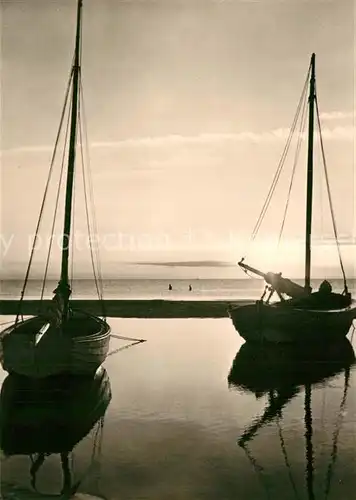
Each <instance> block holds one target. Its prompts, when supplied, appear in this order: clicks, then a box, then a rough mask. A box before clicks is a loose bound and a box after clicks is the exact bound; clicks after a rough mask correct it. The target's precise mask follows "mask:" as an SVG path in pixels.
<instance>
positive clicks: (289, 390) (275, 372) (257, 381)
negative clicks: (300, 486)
mask: <svg viewBox="0 0 356 500" xmlns="http://www.w3.org/2000/svg"><path fill="white" fill-rule="evenodd" d="M354 363H355V353H354V351H353V348H352V345H351V343H350V342H349V341H348V340H347V338H344V339H341V340H340V341H337V342H335V343H333V344H329V345H324V346H323V345H321V346H320V345H319V347H318V349H317V348H316V347H315V348H314V349H311V346H308V347H307V348H306V349H303V348H302V346H297V347H296V346H291V345H286V344H284V345H277V344H276V345H273V344H266V343H258V344H253V343H252V344H250V343H248V342H247V343H245V344H243V345H242V347H241V348H240V350H239V352H238V353H237V355H236V357H235V359H234V361H233V364H232V367H231V370H230V373H229V375H228V384H229V388H230V389H237V390H242V391H244V392H247V393H253V394H254V395H255V397H256V398H261V397H263V396H266V397H267V404H266V407H265V409H264V411H263V414H262V415H261V416H259V417H257V418H255V419H254V421H253V423H251V425H250V426H249V427H248V428H246V429H245V431H244V432H243V434H242V435H241V436H240V437H239V439H238V444H239V445H240V446H241V447H243V448H244V450H245V452H246V455H247V457H248V458H249V460H250V462H251V464H252V465H253V467H254V468H255V470H256V472H257V473H260V472H261V470H262V469H261V467H260V466H257V462H256V459H255V458H254V457H252V455H251V452H250V450H249V449H248V447H247V445H248V443H249V442H250V441H251V440H252V439H253V438H255V437H256V436H257V434H258V432H259V431H260V430H261V428H262V427H263V426H265V425H267V424H269V423H271V422H272V421H274V420H276V421H277V424H279V423H280V421H281V418H282V410H283V409H284V408H285V407H286V405H287V404H288V403H289V402H291V400H292V399H293V398H294V397H295V396H297V395H298V394H299V393H301V392H302V391H303V390H304V426H305V433H304V436H305V462H306V466H305V480H306V490H307V498H308V500H315V499H316V496H315V493H314V460H313V441H312V437H313V420H312V411H311V405H312V388H313V386H315V385H319V384H322V383H325V382H326V381H327V380H331V379H332V378H333V377H335V376H336V375H338V374H341V373H342V372H344V388H343V395H342V397H341V402H340V407H339V412H338V416H337V419H336V420H337V424H336V425H337V426H339V428H336V429H335V430H334V432H333V444H332V450H333V451H332V453H331V461H330V464H329V468H328V477H327V481H326V482H327V484H326V485H325V494H328V493H327V492H328V490H330V483H331V477H332V471H333V467H334V464H335V460H336V453H337V440H338V436H339V431H340V426H341V420H342V415H343V414H344V410H345V406H346V400H347V392H348V387H349V379H350V371H351V367H352V365H353V364H354ZM279 437H280V444H281V448H282V452H283V455H284V459H285V463H286V465H287V467H288V469H290V464H289V459H288V457H287V452H286V446H285V442H284V439H283V436H282V434H281V427H280V426H279ZM260 479H261V478H260ZM290 479H291V482H292V486H293V489H294V492H295V494H297V492H296V485H295V483H294V481H293V480H292V478H291V475H290ZM265 486H266V485H265ZM303 498H304V497H303ZM325 498H327V496H326V497H325Z"/></svg>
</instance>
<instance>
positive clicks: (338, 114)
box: [320, 111, 355, 121]
mask: <svg viewBox="0 0 356 500" xmlns="http://www.w3.org/2000/svg"><path fill="white" fill-rule="evenodd" d="M349 118H351V119H353V118H355V113H353V112H352V111H331V112H329V113H320V119H321V120H325V121H326V120H347V119H349Z"/></svg>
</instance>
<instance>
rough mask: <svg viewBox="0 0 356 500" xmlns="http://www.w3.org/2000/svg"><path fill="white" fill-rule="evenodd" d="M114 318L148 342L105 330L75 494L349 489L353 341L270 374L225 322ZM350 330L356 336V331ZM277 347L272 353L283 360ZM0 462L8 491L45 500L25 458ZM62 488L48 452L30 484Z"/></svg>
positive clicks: (348, 494)
mask: <svg viewBox="0 0 356 500" xmlns="http://www.w3.org/2000/svg"><path fill="white" fill-rule="evenodd" d="M7 319H8V317H6V318H4V317H3V318H2V322H3V321H6V320H7ZM110 323H111V325H112V330H113V334H115V335H123V336H127V337H134V338H140V339H145V340H146V342H144V343H141V344H138V345H135V346H132V347H129V348H126V349H122V348H124V347H126V346H128V345H130V344H131V341H126V340H119V339H117V338H113V339H112V343H111V350H112V352H113V353H112V355H110V356H109V357H108V358H107V361H106V363H105V369H106V371H107V374H108V377H109V379H110V384H111V392H112V398H111V402H110V404H109V406H108V409H107V411H106V414H105V419H104V424H103V428H102V434H101V435H99V437H98V434H97V435H96V437H95V430H96V429H94V430H92V431H91V432H90V433H89V434H88V435H87V436H86V437H85V438H84V439H83V440H82V441H81V442H80V443H79V444H78V445H77V446H76V447H75V448H74V452H73V456H72V462H71V467H72V476H73V481H74V482H75V481H78V482H79V483H78V491H79V492H82V493H86V494H90V495H95V496H97V497H100V498H105V499H108V500H122V499H124V500H139V499H140V500H141V499H142V500H167V499H169V500H200V499H201V500H236V499H243V500H244V499H246V500H263V499H283V500H289V499H291V500H292V499H293V500H294V499H308V500H319V499H328V500H339V499H340V500H354V499H355V498H356V496H355V495H356V493H355V492H356V475H355V470H356V451H355V450H356V369H355V365H353V358H352V356H351V355H350V350H351V353H352V349H351V346H350V345H349V344H348V345H346V348H345V344H344V345H343V347H342V350H343V353H342V354H340V353H337V354H335V356H336V357H337V356H339V358H340V357H342V358H343V359H342V361H341V362H340V363H336V364H333V363H332V360H331V362H330V360H329V361H325V360H324V362H323V363H319V365H318V369H317V370H312V372H313V373H311V372H310V373H309V372H308V369H307V368H306V369H305V370H304V371H303V369H298V367H297V368H296V369H293V368H291V366H292V364H293V360H292V361H291V360H290V359H285V360H284V368H283V369H281V370H279V371H278V370H274V367H273V366H272V367H268V366H266V365H263V366H264V367H263V368H262V369H260V368H259V367H260V366H261V365H258V364H256V363H257V361H256V360H258V356H256V355H255V354H254V353H252V354H251V353H249V352H248V350H247V351H246V349H243V350H242V351H241V352H240V358H238V357H236V355H237V353H238V351H239V350H240V348H241V346H242V344H243V341H242V339H240V338H239V336H238V335H237V333H236V332H235V330H234V328H233V326H232V324H231V322H230V320H228V319H214V320H212V319H177V320H171V319H169V320H167V319H161V320H159V319H155V320H151V319H150V320H143V319H112V320H110ZM348 338H349V339H351V342H352V343H353V344H354V345H356V335H355V336H354V337H352V335H351V333H350V334H349V336H348ZM345 349H346V350H345ZM278 356H280V358H281V359H282V358H283V353H279V354H278V355H277V356H274V357H273V356H272V357H270V359H269V361H268V362H269V363H273V365H274V366H276V365H278V366H279V364H278V363H279V357H278ZM235 357H236V360H235ZM239 359H240V361H242V362H243V364H244V366H245V369H244V370H241V363H240V364H239ZM234 360H235V363H234ZM254 363H255V364H254ZM286 364H287V365H288V366H287V368H288V370H287V372H288V373H287V375H286V371H285V368H286V366H285V365H286ZM331 365H332V366H331ZM352 365H353V366H352ZM232 367H234V368H233V370H231V369H232ZM246 367H248V369H247V370H246ZM345 374H346V375H345ZM0 377H1V378H0V382H2V381H3V380H4V379H5V377H6V374H5V373H4V372H0ZM58 411H59V412H60V411H61V409H60V407H58ZM99 434H100V433H99ZM241 444H243V446H241ZM94 448H95V450H94ZM93 450H94V451H95V459H94V460H92V454H93ZM1 467H2V471H1V482H2V493H3V496H4V497H5V498H21V499H22V498H23V499H25V498H28V499H30V498H33V499H37V498H38V499H40V498H42V497H41V496H39V494H37V493H36V494H35V496H33V495H32V494H31V493H30V491H31V487H30V475H29V468H30V459H29V458H28V457H27V456H13V457H9V458H6V459H5V458H4V457H2V464H1ZM89 467H90V468H89ZM88 471H89V472H88ZM61 485H62V476H61V466H60V459H59V457H58V455H51V456H50V457H48V458H47V459H46V461H45V462H44V464H43V466H42V468H41V469H40V470H39V472H38V477H37V488H38V490H39V491H41V492H46V493H48V494H50V493H52V494H53V493H58V492H59V491H60V489H61ZM48 498H50V497H48ZM77 498H78V499H79V498H82V499H84V498H85V497H84V496H82V497H80V496H77ZM87 498H88V497H87Z"/></svg>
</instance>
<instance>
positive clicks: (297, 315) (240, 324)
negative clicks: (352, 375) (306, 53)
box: [229, 54, 356, 343]
mask: <svg viewBox="0 0 356 500" xmlns="http://www.w3.org/2000/svg"><path fill="white" fill-rule="evenodd" d="M308 76H309V106H308V108H309V130H308V159H307V193H306V233H305V284H304V287H302V286H300V285H298V284H297V283H294V282H293V281H291V280H289V279H286V278H284V277H282V274H281V273H271V272H268V273H265V272H262V271H260V270H258V269H256V268H254V267H251V266H249V265H247V264H245V263H244V259H242V260H241V261H240V262H239V263H238V264H239V266H240V267H241V268H242V269H243V270H244V271H245V272H246V273H252V274H255V275H257V276H260V277H262V278H263V279H264V280H265V282H266V283H267V285H266V289H265V292H264V294H263V296H262V298H261V300H259V301H257V302H255V303H251V304H246V305H241V306H239V305H232V306H231V307H230V308H229V315H230V317H231V319H232V322H233V324H234V326H235V328H236V330H237V331H238V333H239V334H240V335H241V337H243V338H244V339H245V340H246V341H261V340H263V341H268V342H277V343H279V342H304V343H313V342H324V341H328V340H334V339H337V338H340V337H344V336H346V335H347V333H348V331H349V329H350V327H351V324H352V321H353V319H354V318H355V317H356V301H355V300H352V298H351V293H349V291H348V287H347V282H346V276H345V272H344V268H343V264H342V259H341V254H340V249H339V245H338V240H337V232H336V223H335V217H334V212H333V210H332V203H331V194H330V188H329V181H328V177H327V170H326V163H325V156H324V149H323V145H322V137H321V128H320V120H319V110H318V106H317V97H316V86H315V54H313V55H312V57H311V63H310V68H309V73H308ZM306 84H307V82H306ZM306 92H307V85H305V86H304V90H303V95H302V98H305V97H306ZM301 102H302V100H301V101H300V103H301ZM314 108H316V111H317V117H318V125H319V131H320V140H321V145H322V153H323V154H322V156H323V161H324V169H325V177H326V183H327V188H328V196H329V202H330V208H331V215H332V220H333V228H334V235H335V239H336V242H337V248H338V251H339V259H340V264H341V269H342V273H343V276H344V291H343V293H333V292H332V290H331V285H330V283H328V282H327V281H326V280H325V281H324V282H323V283H322V284H321V285H320V288H319V290H318V291H317V292H313V291H312V288H311V285H310V280H311V273H310V271H311V229H312V203H313V156H314V152H313V147H314V110H315V109H314ZM300 109H301V106H298V111H297V113H298V114H299V113H300ZM298 114H297V116H296V118H297V117H298ZM294 124H296V120H295V122H294ZM293 132H294V130H293V127H292V131H291V134H292V133H293ZM290 138H291V136H290ZM289 144H290V141H289V142H288V143H287V146H286V147H289ZM284 158H285V155H284ZM282 166H283V162H281V164H280V166H279V169H278V170H277V174H276V177H275V179H274V180H273V184H272V186H271V189H270V192H269V193H268V197H267V199H266V202H265V204H264V207H263V209H262V212H261V215H260V217H259V220H258V222H257V224H256V228H255V231H254V236H255V235H256V234H257V231H258V228H259V226H260V224H261V222H262V220H263V217H264V215H265V213H266V210H267V208H268V205H269V202H270V200H271V197H272V194H273V191H274V188H275V185H276V183H277V181H278V178H279V174H280V171H281V167H282ZM292 180H293V178H292ZM274 293H277V295H278V297H279V299H280V301H279V302H275V303H270V299H271V297H272V295H273V294H274Z"/></svg>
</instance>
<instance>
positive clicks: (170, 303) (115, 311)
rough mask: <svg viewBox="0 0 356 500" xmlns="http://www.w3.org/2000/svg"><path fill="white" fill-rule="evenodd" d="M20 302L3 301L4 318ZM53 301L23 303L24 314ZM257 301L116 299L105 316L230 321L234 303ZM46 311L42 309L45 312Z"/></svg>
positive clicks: (93, 310)
mask: <svg viewBox="0 0 356 500" xmlns="http://www.w3.org/2000/svg"><path fill="white" fill-rule="evenodd" d="M18 302H19V301H18V300H13V299H3V300H1V301H0V314H1V315H4V316H6V315H15V314H16V313H17V310H18ZM51 302H52V300H49V299H47V300H46V299H44V300H42V302H41V301H40V300H23V302H22V307H21V309H22V314H24V315H25V316H32V315H36V314H38V313H39V311H40V306H41V305H42V308H43V309H46V308H47V307H48V306H49V305H50V303H51ZM251 302H254V301H253V300H251V299H250V300H248V299H238V300H165V299H148V300H145V299H137V300H135V299H118V300H117V299H112V300H104V301H103V303H104V307H105V314H106V316H107V317H108V318H110V317H111V318H156V319H158V318H172V319H173V318H227V317H228V307H229V305H232V304H239V305H243V304H247V303H251ZM71 305H72V307H73V309H81V310H83V311H85V312H88V313H89V314H94V315H99V316H100V315H102V313H103V304H102V303H101V302H100V301H99V300H93V299H92V300H90V299H89V300H80V299H77V300H72V301H71ZM43 309H42V310H43Z"/></svg>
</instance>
